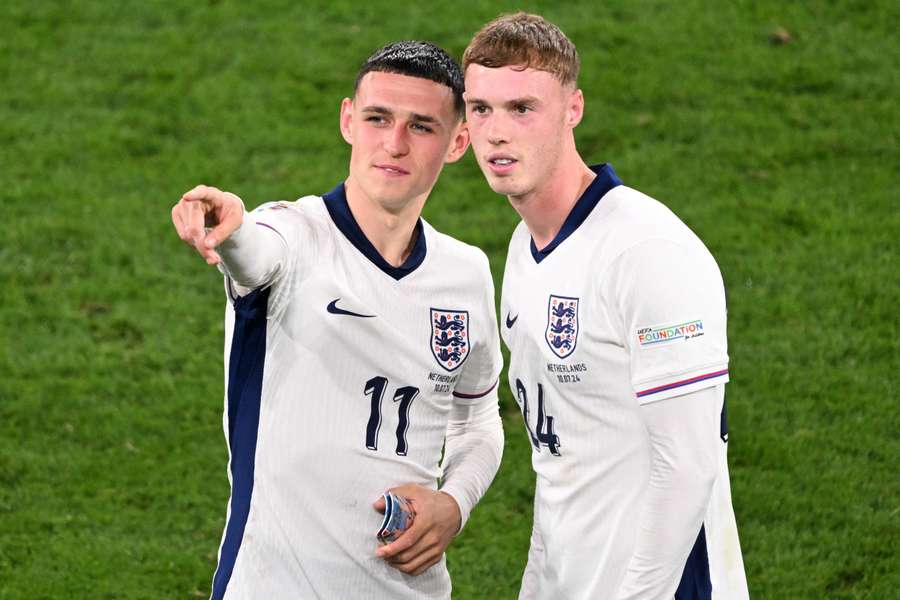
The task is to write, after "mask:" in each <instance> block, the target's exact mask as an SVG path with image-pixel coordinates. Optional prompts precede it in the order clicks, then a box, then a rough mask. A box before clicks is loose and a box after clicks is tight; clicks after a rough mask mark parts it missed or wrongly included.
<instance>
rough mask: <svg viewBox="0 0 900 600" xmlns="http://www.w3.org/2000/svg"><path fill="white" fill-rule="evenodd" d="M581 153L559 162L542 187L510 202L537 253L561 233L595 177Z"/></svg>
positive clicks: (515, 197)
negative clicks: (528, 233)
mask: <svg viewBox="0 0 900 600" xmlns="http://www.w3.org/2000/svg"><path fill="white" fill-rule="evenodd" d="M596 176H597V175H596V173H594V172H593V171H591V169H590V167H588V166H587V164H585V162H584V160H582V158H581V156H579V155H578V153H577V152H576V153H574V155H573V156H572V157H571V158H569V159H564V160H561V161H560V162H559V164H558V165H557V166H556V168H555V169H553V171H551V172H550V173H549V176H548V177H547V178H546V179H545V182H544V184H543V185H542V186H541V187H538V188H535V189H534V190H532V191H530V192H529V193H527V194H524V195H522V196H509V202H510V204H512V207H513V208H514V209H516V212H518V213H519V215H520V216H521V217H522V220H523V221H525V225H526V227H528V231H529V232H530V233H531V238H532V239H533V240H534V244H535V246H537V247H538V249H541V248H544V247H546V246H547V244H549V243H550V242H552V241H553V238H555V237H556V235H557V234H558V233H559V230H560V229H562V226H563V223H564V222H565V220H566V217H568V216H569V213H570V212H572V207H573V206H575V203H576V202H578V198H580V197H581V195H582V194H583V193H584V191H585V190H586V189H587V188H588V186H589V185H590V184H591V182H592V181H593V180H594V178H595V177H596Z"/></svg>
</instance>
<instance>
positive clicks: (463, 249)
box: [172, 42, 503, 600]
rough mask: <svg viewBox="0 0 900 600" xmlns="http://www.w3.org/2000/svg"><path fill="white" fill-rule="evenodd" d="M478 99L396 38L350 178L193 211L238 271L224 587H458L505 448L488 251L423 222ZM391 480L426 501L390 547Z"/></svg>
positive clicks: (430, 592) (213, 246)
mask: <svg viewBox="0 0 900 600" xmlns="http://www.w3.org/2000/svg"><path fill="white" fill-rule="evenodd" d="M463 111H464V106H463V100H462V73H461V71H460V69H459V66H458V65H457V64H456V63H455V62H454V61H453V60H452V59H451V58H450V57H449V56H447V54H446V53H445V52H444V51H442V50H441V49H439V48H437V47H436V46H434V45H432V44H429V43H424V42H399V43H394V44H390V45H388V46H386V47H384V48H382V49H381V50H379V51H377V52H376V53H375V54H373V55H372V56H371V57H370V58H369V59H368V60H367V61H366V62H365V63H364V64H363V66H362V68H361V69H360V71H359V75H358V78H357V82H356V88H355V92H354V97H353V99H349V98H347V99H344V101H343V103H342V104H341V110H340V129H341V133H342V134H343V137H344V139H345V140H346V141H347V143H348V144H350V146H351V152H350V166H349V175H348V176H347V177H346V179H345V180H344V181H342V182H341V183H339V184H338V185H337V186H336V187H335V188H334V189H333V190H331V191H330V192H328V193H326V194H323V195H321V196H316V195H313V196H305V197H303V198H300V199H299V200H297V201H296V202H276V203H270V204H266V205H263V206H261V207H260V208H258V209H256V210H255V211H253V212H252V213H249V214H248V213H245V212H244V208H243V203H242V202H241V200H240V199H239V198H238V197H237V196H235V195H233V194H230V193H226V192H222V191H220V190H218V189H216V188H212V187H207V186H202V185H201V186H198V187H196V188H194V189H193V190H191V191H189V192H187V193H186V194H184V196H183V197H182V198H181V200H180V201H179V202H178V204H177V205H176V206H175V207H174V208H173V211H172V217H173V221H174V224H175V227H176V229H177V230H178V233H179V235H180V237H181V238H182V239H183V240H184V241H185V242H187V243H188V244H190V245H192V246H193V247H195V248H196V249H197V251H198V252H199V253H200V254H201V255H202V256H203V257H204V258H205V259H206V260H207V262H208V263H210V264H218V265H220V268H221V269H222V271H223V272H224V273H225V276H226V277H225V287H226V291H227V296H228V309H227V315H226V323H227V327H226V331H227V333H226V338H227V339H226V352H225V363H226V367H225V368H226V391H227V394H226V404H225V415H224V429H225V434H226V438H227V442H228V448H229V452H230V461H229V477H230V480H231V500H230V504H229V510H228V519H227V524H226V527H225V532H224V534H223V538H222V543H221V547H220V550H219V564H218V568H217V570H216V574H215V577H214V579H213V590H212V598H213V599H222V598H225V599H242V600H243V599H247V598H259V599H266V600H269V599H272V598H304V599H309V598H320V599H325V600H334V599H337V598H341V599H354V598H365V599H385V600H387V599H391V600H394V599H403V598H408V599H422V598H449V597H450V579H449V576H448V573H447V569H446V566H445V561H444V554H443V552H444V549H445V547H446V546H447V544H448V543H449V541H450V540H451V539H452V537H453V536H454V535H456V533H457V532H458V531H459V530H460V528H461V527H462V526H463V525H464V523H465V522H466V519H467V517H468V515H469V512H470V511H471V510H472V507H473V506H474V505H475V503H476V502H477V501H478V500H479V498H480V497H481V496H482V494H483V493H484V491H485V490H486V488H487V486H488V485H489V484H490V482H491V480H492V478H493V476H494V474H495V472H496V470H497V467H498V466H499V462H500V455H501V451H502V444H503V432H502V425H501V422H500V418H499V412H498V408H497V392H496V382H497V379H498V377H499V374H500V369H501V362H502V358H501V355H500V348H499V345H500V341H499V336H498V333H497V324H496V316H495V312H494V311H495V309H494V302H493V297H494V293H493V284H492V280H491V275H490V272H489V269H488V261H487V257H486V256H485V255H484V253H482V252H481V251H480V250H478V249H476V248H473V247H471V246H468V245H465V244H463V243H461V242H458V241H456V240H454V239H452V238H450V237H448V236H446V235H442V234H440V233H438V232H437V231H435V230H434V229H433V228H432V227H431V226H430V225H428V224H427V223H426V222H424V221H423V220H422V219H421V218H420V213H421V211H422V207H423V205H424V203H425V200H426V198H427V197H428V194H429V193H430V192H431V189H432V187H433V186H434V184H435V181H436V180H437V177H438V174H439V173H440V171H441V169H442V167H443V165H444V163H448V162H453V161H456V160H457V159H458V158H459V157H460V156H462V155H463V153H464V152H465V150H466V148H467V146H468V136H467V132H466V130H465V126H464V124H463V121H462V116H463ZM204 227H206V228H208V229H206V230H205V229H204ZM442 451H443V461H442V462H441V455H442ZM439 481H440V482H441V485H440V488H439V489H438V482H439ZM389 488H390V489H394V490H395V491H396V493H397V494H398V495H400V496H403V497H406V498H407V499H409V500H410V502H411V504H412V506H413V508H414V510H415V513H416V514H415V520H414V522H413V524H412V526H411V527H410V528H409V529H407V530H406V531H405V533H403V534H402V535H401V536H400V537H399V538H398V539H397V540H396V541H394V542H393V543H391V544H389V545H386V546H383V547H380V548H379V547H378V544H377V542H376V538H375V534H376V532H377V531H378V529H379V525H380V524H381V519H382V518H381V516H380V515H379V514H378V512H376V510H375V508H376V507H377V508H382V509H383V504H376V507H373V502H374V501H376V499H378V498H380V497H381V494H382V493H383V492H384V491H385V490H386V489H389ZM376 548H377V550H376Z"/></svg>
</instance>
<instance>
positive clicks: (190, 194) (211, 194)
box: [181, 184, 223, 202]
mask: <svg viewBox="0 0 900 600" xmlns="http://www.w3.org/2000/svg"><path fill="white" fill-rule="evenodd" d="M222 193H223V192H222V190H220V189H219V188H215V187H212V186H209V185H203V184H200V185H197V186H194V187H193V188H191V189H190V190H188V191H186V192H185V193H184V194H182V195H181V198H182V199H183V200H187V201H189V202H197V201H203V200H216V199H218V198H219V196H220V195H221V194H222Z"/></svg>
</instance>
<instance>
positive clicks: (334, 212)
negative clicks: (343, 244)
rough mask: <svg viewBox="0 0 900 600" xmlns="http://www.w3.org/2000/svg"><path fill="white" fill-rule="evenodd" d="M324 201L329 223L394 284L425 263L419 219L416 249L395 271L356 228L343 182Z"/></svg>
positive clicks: (323, 197)
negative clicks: (388, 276)
mask: <svg viewBox="0 0 900 600" xmlns="http://www.w3.org/2000/svg"><path fill="white" fill-rule="evenodd" d="M322 200H324V201H325V208H326V209H328V214H329V215H331V220H332V221H334V224H335V226H336V227H337V228H338V229H340V231H341V233H343V234H344V237H346V238H347V239H348V240H349V241H350V243H351V244H353V245H354V246H355V247H356V249H357V250H359V251H360V252H362V253H363V255H364V256H365V257H366V258H368V259H369V260H370V261H371V262H372V264H374V265H375V266H376V267H378V268H379V269H381V270H382V271H384V272H385V273H387V274H388V275H390V276H391V277H393V278H394V279H396V280H398V281H399V280H400V279H402V278H404V277H406V276H407V275H409V274H410V273H412V272H413V271H415V270H416V268H418V266H419V265H421V264H422V261H423V260H425V228H424V227H423V226H422V219H421V218H419V220H418V221H416V245H415V247H413V250H412V252H410V254H409V256H408V257H407V259H406V260H405V261H403V264H402V265H400V266H399V267H395V266H393V265H391V264H389V263H388V262H387V261H386V260H384V258H382V256H381V255H380V254H379V253H378V250H376V249H375V246H373V245H372V242H370V241H369V238H367V237H366V234H364V233H363V231H362V229H360V227H359V223H357V222H356V219H355V218H354V217H353V213H352V212H350V205H349V204H347V192H346V191H345V190H344V182H343V181H342V182H341V183H339V184H338V185H337V187H335V188H334V189H333V190H331V191H330V192H328V193H327V194H325V195H323V196H322Z"/></svg>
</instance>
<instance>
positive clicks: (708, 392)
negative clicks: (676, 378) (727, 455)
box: [615, 387, 722, 600]
mask: <svg viewBox="0 0 900 600" xmlns="http://www.w3.org/2000/svg"><path fill="white" fill-rule="evenodd" d="M719 395H720V393H719V391H718V390H717V389H716V388H715V387H710V388H705V389H702V390H699V391H696V392H691V393H689V394H685V395H684V396H676V397H674V398H667V399H665V400H661V401H659V402H653V403H650V404H644V405H643V406H641V409H640V410H641V416H642V417H643V419H644V423H645V424H646V426H647V432H648V434H649V437H650V451H651V467H650V480H649V483H648V487H647V490H646V492H645V496H644V504H643V509H642V511H641V515H640V518H639V521H638V531H637V536H636V539H635V546H634V551H633V553H632V555H631V560H630V562H629V563H628V570H627V571H626V573H625V578H624V580H623V582H622V584H621V586H620V587H619V590H618V593H617V594H616V596H615V598H616V600H655V599H660V600H662V599H666V600H671V598H672V597H673V596H674V594H675V589H676V588H677V586H678V583H679V581H680V579H681V575H682V572H683V571H684V566H685V562H686V560H687V557H688V555H689V554H690V552H691V548H692V547H693V545H694V543H695V541H696V540H697V536H698V534H699V533H700V527H701V525H702V523H703V518H704V515H705V513H706V507H707V505H708V504H709V499H710V495H711V493H712V488H713V483H714V482H715V479H716V473H717V465H718V445H719V444H721V443H722V441H721V439H720V438H719V415H718V405H719Z"/></svg>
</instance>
